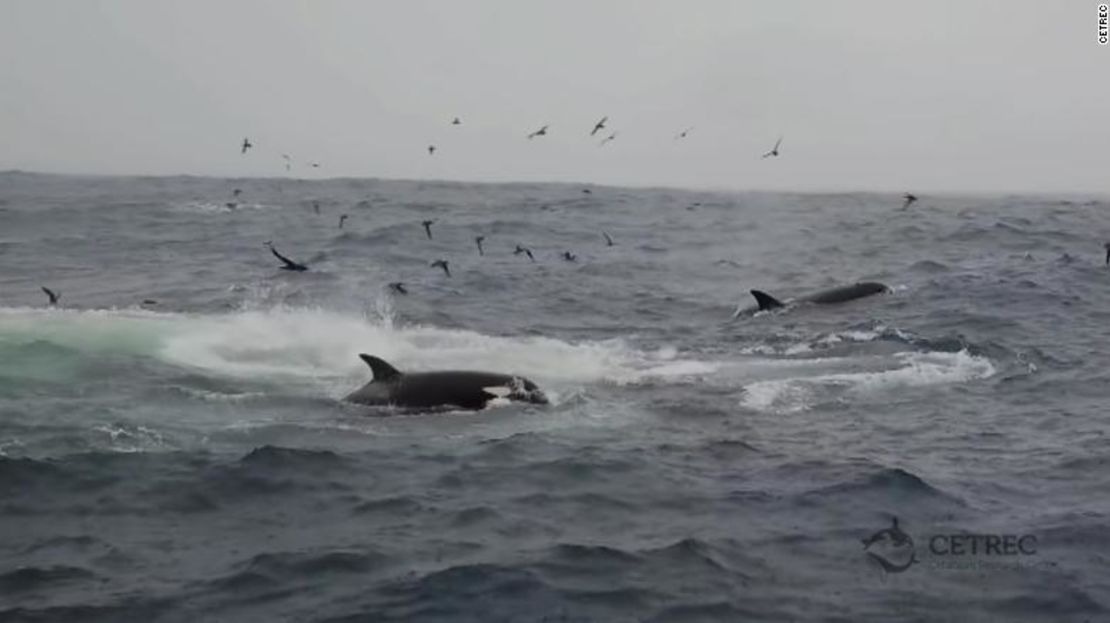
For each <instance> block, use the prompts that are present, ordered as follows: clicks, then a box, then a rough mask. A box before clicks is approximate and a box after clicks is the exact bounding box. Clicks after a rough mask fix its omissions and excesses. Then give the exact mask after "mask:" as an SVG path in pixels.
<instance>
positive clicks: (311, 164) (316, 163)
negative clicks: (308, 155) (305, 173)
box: [308, 162, 320, 169]
mask: <svg viewBox="0 0 1110 623" xmlns="http://www.w3.org/2000/svg"><path fill="white" fill-rule="evenodd" d="M308 166H310V167H312V168H313V169H319V168H320V163H319V162H313V163H310V164H309V165H308Z"/></svg>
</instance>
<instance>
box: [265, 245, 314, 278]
mask: <svg viewBox="0 0 1110 623" xmlns="http://www.w3.org/2000/svg"><path fill="white" fill-rule="evenodd" d="M266 246H268V247H270V253H273V254H274V257H276V258H277V259H279V260H281V263H282V266H281V269H282V270H292V271H296V272H304V271H306V270H308V266H306V265H304V264H300V263H298V262H294V261H293V260H291V259H289V258H287V257H285V256H284V255H282V254H281V253H278V250H277V249H275V248H274V245H273V243H272V242H269V241H267V242H266Z"/></svg>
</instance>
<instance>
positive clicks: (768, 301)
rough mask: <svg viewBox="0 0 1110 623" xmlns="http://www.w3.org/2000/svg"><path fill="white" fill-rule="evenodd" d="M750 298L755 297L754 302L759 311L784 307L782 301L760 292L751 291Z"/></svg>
mask: <svg viewBox="0 0 1110 623" xmlns="http://www.w3.org/2000/svg"><path fill="white" fill-rule="evenodd" d="M752 296H754V297H755V302H756V303H759V311H764V310H767V309H775V308H776V307H784V305H783V304H782V301H780V300H778V299H777V298H775V297H773V296H771V295H770V294H767V293H766V292H764V291H762V290H752Z"/></svg>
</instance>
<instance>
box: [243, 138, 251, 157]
mask: <svg viewBox="0 0 1110 623" xmlns="http://www.w3.org/2000/svg"><path fill="white" fill-rule="evenodd" d="M251 147H254V145H252V144H251V141H250V139H249V138H244V139H243V151H242V153H244V154H245V153H247V150H248V149H250V148H251Z"/></svg>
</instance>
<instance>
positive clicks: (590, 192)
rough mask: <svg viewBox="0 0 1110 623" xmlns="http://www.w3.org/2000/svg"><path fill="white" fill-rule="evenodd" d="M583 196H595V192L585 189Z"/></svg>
mask: <svg viewBox="0 0 1110 623" xmlns="http://www.w3.org/2000/svg"><path fill="white" fill-rule="evenodd" d="M582 194H583V195H592V194H594V191H592V190H590V189H589V188H583V189H582Z"/></svg>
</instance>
